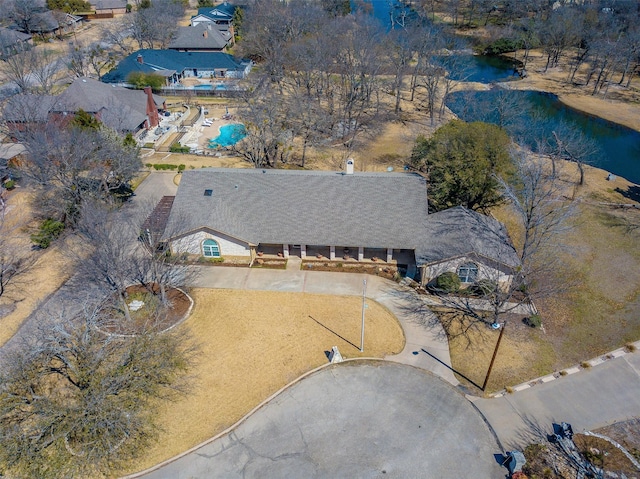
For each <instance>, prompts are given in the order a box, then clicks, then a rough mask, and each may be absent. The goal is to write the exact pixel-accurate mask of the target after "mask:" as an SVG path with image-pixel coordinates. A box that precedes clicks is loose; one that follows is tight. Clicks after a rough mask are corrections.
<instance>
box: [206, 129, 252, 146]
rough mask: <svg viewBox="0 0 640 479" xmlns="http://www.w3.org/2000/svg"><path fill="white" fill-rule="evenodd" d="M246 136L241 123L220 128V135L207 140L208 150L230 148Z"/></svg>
mask: <svg viewBox="0 0 640 479" xmlns="http://www.w3.org/2000/svg"><path fill="white" fill-rule="evenodd" d="M245 136H247V130H246V129H245V127H244V125H243V124H242V123H232V124H230V125H224V126H221V127H220V134H219V135H218V136H217V137H215V138H212V139H210V140H209V148H218V147H221V146H232V145H235V144H236V143H238V142H239V141H240V140H242V139H243V138H244V137H245Z"/></svg>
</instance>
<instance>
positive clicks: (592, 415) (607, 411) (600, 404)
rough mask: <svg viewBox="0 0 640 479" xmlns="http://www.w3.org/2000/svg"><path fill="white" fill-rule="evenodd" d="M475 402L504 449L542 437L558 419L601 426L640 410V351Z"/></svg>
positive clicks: (580, 426) (578, 427) (587, 426)
mask: <svg viewBox="0 0 640 479" xmlns="http://www.w3.org/2000/svg"><path fill="white" fill-rule="evenodd" d="M473 401H474V403H475V405H476V406H477V407H478V409H480V411H482V413H483V414H484V416H485V417H486V418H487V420H488V421H489V423H490V424H491V426H492V427H493V429H494V430H495V431H496V434H497V435H498V437H499V438H500V441H501V442H502V444H503V446H504V447H505V449H510V448H514V447H522V445H523V444H527V443H530V442H539V441H540V439H541V438H544V437H545V436H546V434H550V433H551V432H552V426H551V425H552V423H554V422H555V423H560V422H562V421H565V422H568V423H570V424H571V425H572V427H573V430H574V432H580V431H583V430H593V429H598V428H600V427H603V426H606V425H609V424H612V423H614V422H618V421H624V420H626V419H631V418H634V417H638V416H639V415H640V353H638V352H636V353H630V354H626V355H624V356H622V357H619V358H616V359H611V360H609V361H607V362H605V363H603V364H600V365H598V366H595V367H593V368H589V369H584V370H582V371H579V372H577V373H575V374H571V375H569V376H566V377H561V378H559V379H556V380H554V381H551V382H548V383H544V384H537V385H535V386H533V387H531V388H529V389H525V390H524V391H518V392H514V393H513V394H506V395H505V396H503V397H500V398H492V399H480V398H473Z"/></svg>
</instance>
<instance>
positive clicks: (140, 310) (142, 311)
mask: <svg viewBox="0 0 640 479" xmlns="http://www.w3.org/2000/svg"><path fill="white" fill-rule="evenodd" d="M165 294H166V302H167V304H166V305H164V304H162V299H161V291H160V287H159V286H158V285H157V284H154V285H149V288H145V287H144V286H141V285H133V286H129V287H128V288H127V290H126V295H127V305H128V306H129V310H130V311H129V314H130V316H131V321H128V320H127V319H126V318H125V317H124V314H123V313H122V312H121V311H120V310H119V309H111V310H108V312H109V313H111V314H108V315H107V319H106V320H105V321H103V322H101V323H100V328H101V329H102V330H103V331H106V332H108V333H112V334H124V335H136V334H141V333H143V332H145V331H150V330H151V331H157V332H159V331H166V330H167V329H170V328H172V327H174V326H175V325H176V324H178V323H179V322H180V321H182V320H183V319H184V317H185V316H186V314H187V313H188V312H189V308H190V307H191V300H190V299H189V297H188V296H187V295H186V294H185V293H184V292H183V291H180V290H179V289H175V288H167V290H166V293H165Z"/></svg>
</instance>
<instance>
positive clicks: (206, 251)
mask: <svg viewBox="0 0 640 479" xmlns="http://www.w3.org/2000/svg"><path fill="white" fill-rule="evenodd" d="M202 254H203V255H205V256H206V257H207V258H219V257H220V245H219V244H218V242H217V241H215V240H212V239H206V240H204V242H203V243H202Z"/></svg>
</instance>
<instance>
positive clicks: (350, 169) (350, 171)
mask: <svg viewBox="0 0 640 479" xmlns="http://www.w3.org/2000/svg"><path fill="white" fill-rule="evenodd" d="M347 175H353V158H347Z"/></svg>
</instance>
